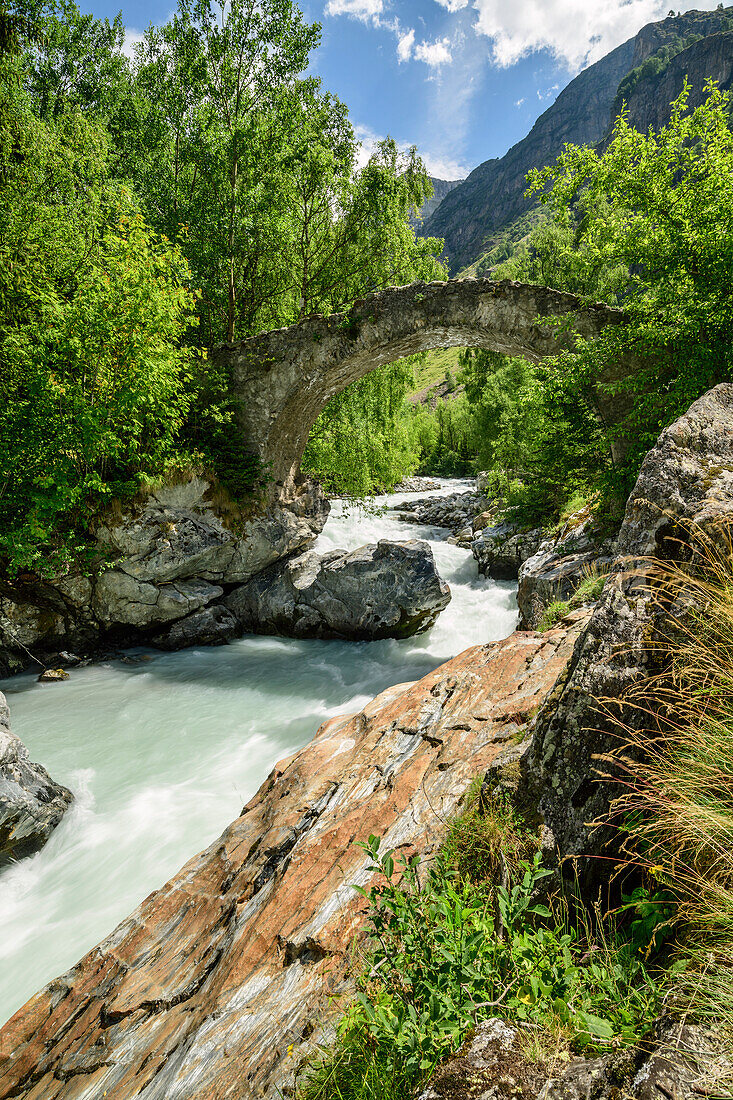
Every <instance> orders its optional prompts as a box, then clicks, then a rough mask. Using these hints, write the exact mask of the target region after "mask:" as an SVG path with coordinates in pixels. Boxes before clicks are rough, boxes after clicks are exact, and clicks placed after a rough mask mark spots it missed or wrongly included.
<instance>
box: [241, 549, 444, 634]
mask: <svg viewBox="0 0 733 1100" xmlns="http://www.w3.org/2000/svg"><path fill="white" fill-rule="evenodd" d="M449 602H450V590H449V588H448V585H447V584H445V582H444V581H442V580H441V578H440V577H439V575H438V571H437V569H436V565H435V559H434V557H433V552H432V550H431V548H430V545H429V544H428V543H427V542H419V541H409V542H390V541H389V540H387V539H382V540H381V541H380V542H378V543H377V545H376V546H362V547H360V548H359V549H358V550H353V551H351V553H347V552H346V551H345V550H334V551H333V552H332V553H330V554H326V555H323V556H321V555H319V554H316V553H314V552H313V551H310V552H309V553H306V554H301V555H300V556H299V557H297V558H292V559H291V560H290V561H288V562H287V563H285V565H283V566H277V567H275V568H274V569H271V570H267V571H266V572H265V573H262V574H260V575H259V576H257V577H255V578H253V580H251V581H250V583H249V584H247V585H244V586H243V587H241V588H238V589H235V591H234V592H232V593H231V595H229V596H228V597H227V599H226V601H225V604H226V607H227V608H228V609H229V610H230V611H231V612H232V613H233V614H234V616H235V618H236V620H237V622H238V623H239V625H240V627H241V629H242V630H245V631H252V632H255V633H259V634H284V635H289V636H292V637H296V638H356V639H371V638H408V637H410V636H411V635H413V634H418V633H421V632H422V631H424V630H427V629H428V628H429V627H430V626H432V624H433V623H434V622H435V620H436V619H437V617H438V615H439V614H440V612H441V611H442V610H443V608H444V607H446V606H447V605H448V603H449Z"/></svg>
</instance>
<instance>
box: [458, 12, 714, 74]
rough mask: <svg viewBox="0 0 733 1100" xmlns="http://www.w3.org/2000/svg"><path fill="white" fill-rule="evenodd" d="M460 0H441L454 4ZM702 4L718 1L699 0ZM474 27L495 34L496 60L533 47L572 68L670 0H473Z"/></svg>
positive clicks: (655, 15) (658, 15)
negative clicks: (511, 0) (550, 54)
mask: <svg viewBox="0 0 733 1100" xmlns="http://www.w3.org/2000/svg"><path fill="white" fill-rule="evenodd" d="M456 2H457V0H439V3H442V4H443V5H444V6H445V7H449V8H450V10H454V9H453V8H451V7H450V5H451V4H455V3H456ZM698 4H699V5H700V7H702V8H706V9H711V8H714V7H716V0H702V2H701V0H698ZM473 6H474V8H475V9H476V12H477V17H476V30H477V31H478V32H479V33H480V34H484V35H487V36H488V37H489V38H490V39H491V48H492V59H493V61H494V62H495V63H496V64H497V65H500V66H502V67H506V66H508V65H513V64H514V63H515V62H517V61H519V59H520V58H522V57H524V56H526V55H527V54H530V53H533V52H534V51H535V50H541V49H548V50H551V51H552V53H553V54H554V55H555V57H556V58H557V59H558V60H559V61H562V62H564V63H565V64H566V65H567V66H568V68H570V69H572V70H578V69H580V68H582V67H583V66H584V65H586V64H590V63H591V62H593V61H597V60H598V59H599V58H601V57H603V56H604V54H607V53H608V52H609V50H612V49H614V48H615V47H616V46H619V45H620V44H621V43H622V42H625V41H626V40H627V39H628V38H631V37H632V36H633V35H634V34H636V32H637V31H638V30H639V29H640V28H641V27H643V26H644V24H645V23H651V22H653V21H655V20H657V19H662V18H663V17H664V16H666V15H667V12H668V11H669V0H522V2H521V3H519V2H515V3H513V4H508V3H507V2H506V0H474V5H473Z"/></svg>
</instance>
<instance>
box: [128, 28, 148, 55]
mask: <svg viewBox="0 0 733 1100" xmlns="http://www.w3.org/2000/svg"><path fill="white" fill-rule="evenodd" d="M144 37H145V34H144V32H143V31H136V30H135V28H134V27H126V28H125V41H124V42H123V43H122V52H123V54H124V55H125V57H129V58H130V60H131V61H132V60H133V58H134V57H135V47H136V46H137V44H138V42H142V40H143V38H144Z"/></svg>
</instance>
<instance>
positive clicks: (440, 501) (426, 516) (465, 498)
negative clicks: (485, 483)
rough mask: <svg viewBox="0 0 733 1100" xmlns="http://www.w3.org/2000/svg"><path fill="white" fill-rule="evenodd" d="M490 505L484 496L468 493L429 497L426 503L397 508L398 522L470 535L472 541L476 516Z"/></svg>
mask: <svg viewBox="0 0 733 1100" xmlns="http://www.w3.org/2000/svg"><path fill="white" fill-rule="evenodd" d="M487 504H488V501H487V499H486V497H485V496H484V494H483V493H478V492H475V491H474V490H468V491H467V492H464V493H451V494H450V495H449V496H435V497H425V498H423V499H422V500H410V501H404V502H403V503H401V504H396V505H395V507H394V511H395V512H397V518H398V519H400V520H402V521H403V522H405V523H420V524H422V525H423V526H425V527H447V528H448V530H449V531H451V532H452V533H453V535H454V536H457V535H458V533H459V532H461V531H465V530H467V531H468V534H467V535H465V536H464V537H465V538H470V533H471V529H472V523H473V519H474V517H475V516H478V515H480V514H481V513H482V512H484V511H485V510H486V506H487Z"/></svg>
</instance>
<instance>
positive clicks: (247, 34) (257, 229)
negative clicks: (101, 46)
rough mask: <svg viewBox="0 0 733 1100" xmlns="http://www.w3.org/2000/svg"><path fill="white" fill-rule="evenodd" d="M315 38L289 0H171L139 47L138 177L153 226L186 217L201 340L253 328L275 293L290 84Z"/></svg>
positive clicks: (171, 227)
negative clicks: (162, 21) (162, 20)
mask: <svg viewBox="0 0 733 1100" xmlns="http://www.w3.org/2000/svg"><path fill="white" fill-rule="evenodd" d="M318 38H319V28H318V26H317V25H312V26H309V25H307V24H305V23H304V21H303V18H302V15H301V13H300V12H299V11H298V10H297V9H296V8H294V7H293V5H292V3H290V2H289V0H233V2H231V3H227V4H226V5H219V4H217V3H214V2H212V0H179V3H178V8H177V11H176V13H175V15H174V16H173V18H172V19H171V20H170V22H169V23H167V24H166V25H165V26H163V27H160V28H153V27H151V28H150V30H149V31H148V32H147V34H146V36H145V40H144V42H143V43H142V45H141V46H140V47H139V48H138V51H137V77H136V84H137V90H138V92H139V94H140V96H141V103H140V107H139V114H140V126H139V128H138V127H136V128H135V131H134V133H133V139H134V141H135V142H136V143H137V144H136V148H137V149H138V151H139V153H140V156H139V158H138V159H139V162H140V171H139V175H138V178H139V185H140V187H141V191H142V193H143V195H144V196H146V198H147V199H148V202H149V204H150V208H151V212H152V216H153V217H154V220H155V223H156V225H157V226H158V227H159V228H160V229H161V231H163V232H166V233H167V234H168V235H169V236H170V237H171V238H172V239H177V238H178V236H179V232H180V227H182V226H185V227H186V241H185V242H184V247H185V248H186V251H187V254H188V255H189V256H190V257H191V262H192V266H193V270H194V273H195V276H196V279H197V281H198V283H199V286H200V288H201V292H202V295H201V316H202V323H203V328H202V337H203V339H204V340H205V341H206V342H208V343H216V342H219V341H221V340H227V341H232V340H234V339H235V338H237V337H239V338H241V337H242V336H245V335H247V334H249V333H250V332H252V331H255V330H256V328H257V327H258V319H259V316H260V314H261V311H262V308H263V305H264V304H265V303H266V302H267V301H268V300H269V298H270V297H271V296H272V295H273V293H276V290H277V274H278V272H277V270H275V271H274V272H273V271H272V270H271V269H270V265H271V264H272V265H273V266H274V267H275V268H276V269H277V251H278V248H277V226H278V224H279V222H280V220H281V216H282V202H281V199H282V181H281V176H282V173H283V171H284V170H285V163H284V158H283V156H282V152H283V145H284V134H283V130H286V129H287V125H288V121H289V120H288V110H287V108H288V106H291V104H289V98H290V97H289V96H288V95H287V90H288V89H289V88H290V86H291V85H292V83H293V81H295V80H296V79H297V77H298V75H299V74H300V73H301V72H302V71H303V70H304V69H305V67H306V65H307V62H308V55H309V52H310V50H311V49H312V48H313V47H314V46H315V45H316V44H317V42H318ZM138 132H140V133H141V135H142V136H141V137H138ZM133 159H135V158H132V157H128V160H129V161H130V163H132V161H133ZM273 282H274V284H275V288H276V289H275V290H273ZM264 327H267V325H265V326H264Z"/></svg>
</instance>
